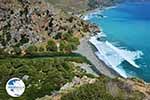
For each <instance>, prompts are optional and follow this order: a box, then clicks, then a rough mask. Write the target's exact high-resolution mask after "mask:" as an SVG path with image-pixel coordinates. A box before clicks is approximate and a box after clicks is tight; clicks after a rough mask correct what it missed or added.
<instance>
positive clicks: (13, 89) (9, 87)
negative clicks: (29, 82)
mask: <svg viewBox="0 0 150 100" xmlns="http://www.w3.org/2000/svg"><path fill="white" fill-rule="evenodd" d="M6 91H7V93H8V94H9V95H10V96H12V97H20V96H21V95H22V94H23V93H24V91H25V84H24V82H23V81H22V80H21V79H19V78H11V79H10V80H9V81H8V82H7V84H6Z"/></svg>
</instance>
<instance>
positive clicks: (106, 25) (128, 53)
mask: <svg viewBox="0 0 150 100" xmlns="http://www.w3.org/2000/svg"><path fill="white" fill-rule="evenodd" d="M84 19H85V20H88V21H89V22H90V23H94V24H96V25H97V26H98V27H99V28H100V29H102V31H103V38H104V39H102V40H101V39H98V38H97V42H99V43H97V45H99V47H100V49H101V50H102V51H103V52H105V53H104V55H103V56H105V58H106V59H102V58H101V57H102V55H101V57H99V58H100V59H101V60H108V59H107V58H109V60H110V62H111V63H113V61H114V59H119V60H118V65H117V64H116V62H115V64H116V65H115V67H117V68H119V69H120V70H122V72H125V73H126V74H127V76H128V77H137V78H139V79H142V80H144V81H145V82H148V83H149V82H150V2H148V0H147V1H144V0H139V1H138V0H135V1H134V2H133V1H132V0H129V1H127V2H123V3H121V4H118V5H116V6H114V7H110V8H107V9H105V10H103V11H102V10H98V9H97V10H95V11H93V12H90V13H88V14H87V15H85V17H84ZM100 35H101V34H100ZM95 37H97V36H95ZM104 41H106V42H107V43H106V42H105V43H106V44H105V45H107V46H102V45H101V43H104ZM108 42H109V44H110V45H108ZM100 45H101V46H100ZM112 46H113V47H112ZM106 47H107V49H109V48H110V49H111V50H114V51H115V53H118V54H117V55H119V56H114V55H116V54H114V55H113V53H114V52H112V51H111V52H109V53H108V52H107V51H109V50H106ZM114 47H115V49H114ZM106 52H107V53H106ZM97 53H98V52H96V54H97ZM100 53H102V52H99V54H100ZM110 53H112V54H110ZM110 55H111V56H110ZM112 55H113V56H112ZM132 55H133V56H132ZM137 56H138V57H137ZM117 57H118V58H117ZM119 57H122V58H119ZM132 57H133V58H132ZM113 58H114V59H113ZM111 59H112V60H111ZM120 59H121V60H120ZM122 59H124V60H122ZM129 60H132V61H133V60H134V63H135V64H136V65H138V67H136V66H134V64H132V63H129V62H130V61H129ZM120 61H121V63H120ZM104 62H107V61H104ZM118 73H120V74H121V71H119V72H118Z"/></svg>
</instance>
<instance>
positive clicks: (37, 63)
mask: <svg viewBox="0 0 150 100" xmlns="http://www.w3.org/2000/svg"><path fill="white" fill-rule="evenodd" d="M0 69H1V70H0V73H1V74H0V79H1V81H0V82H1V84H0V90H1V91H2V92H1V93H0V99H2V100H8V99H9V98H11V97H9V96H8V95H7V93H6V91H5V88H4V87H5V84H6V82H7V80H8V79H10V78H11V77H19V78H21V79H23V81H24V82H25V85H26V91H25V93H24V94H23V96H21V97H20V98H18V100H35V99H36V98H38V97H43V96H45V95H51V93H52V92H54V91H57V90H59V89H60V87H62V86H63V85H64V84H65V83H67V82H69V81H71V80H72V79H73V77H74V76H75V75H77V74H78V76H81V75H82V72H81V73H80V74H79V73H75V66H74V65H73V64H72V63H71V62H70V61H69V59H68V60H65V59H63V58H33V59H26V58H24V59H19V58H14V59H1V60H0ZM25 76H28V78H24V77H25ZM15 100H17V99H15Z"/></svg>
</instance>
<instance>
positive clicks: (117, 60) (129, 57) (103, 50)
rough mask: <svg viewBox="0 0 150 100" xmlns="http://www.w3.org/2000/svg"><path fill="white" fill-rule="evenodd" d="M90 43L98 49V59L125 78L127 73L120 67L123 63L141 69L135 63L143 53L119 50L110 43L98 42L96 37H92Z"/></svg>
mask: <svg viewBox="0 0 150 100" xmlns="http://www.w3.org/2000/svg"><path fill="white" fill-rule="evenodd" d="M89 41H90V42H91V43H92V44H93V45H94V46H95V47H96V48H97V50H98V52H96V55H97V56H98V58H99V59H101V60H103V61H104V62H105V64H107V65H108V66H109V67H111V68H112V69H114V70H115V71H116V72H118V73H119V74H120V75H121V76H123V77H124V78H127V74H126V72H125V71H124V70H123V69H120V68H119V67H118V66H119V65H120V64H121V63H122V62H123V61H127V62H128V63H129V64H131V65H132V66H134V67H136V68H139V67H140V66H139V65H137V64H136V63H135V60H136V59H139V58H140V57H141V55H143V53H142V52H141V51H129V50H126V49H121V48H117V47H115V46H114V45H112V44H111V43H109V42H108V41H105V42H101V41H98V40H97V37H96V36H94V37H91V39H90V40H89Z"/></svg>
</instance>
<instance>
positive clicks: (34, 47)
mask: <svg viewBox="0 0 150 100" xmlns="http://www.w3.org/2000/svg"><path fill="white" fill-rule="evenodd" d="M26 52H27V53H28V54H32V53H35V52H37V47H36V46H35V45H31V46H29V47H28V48H27V50H26Z"/></svg>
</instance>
